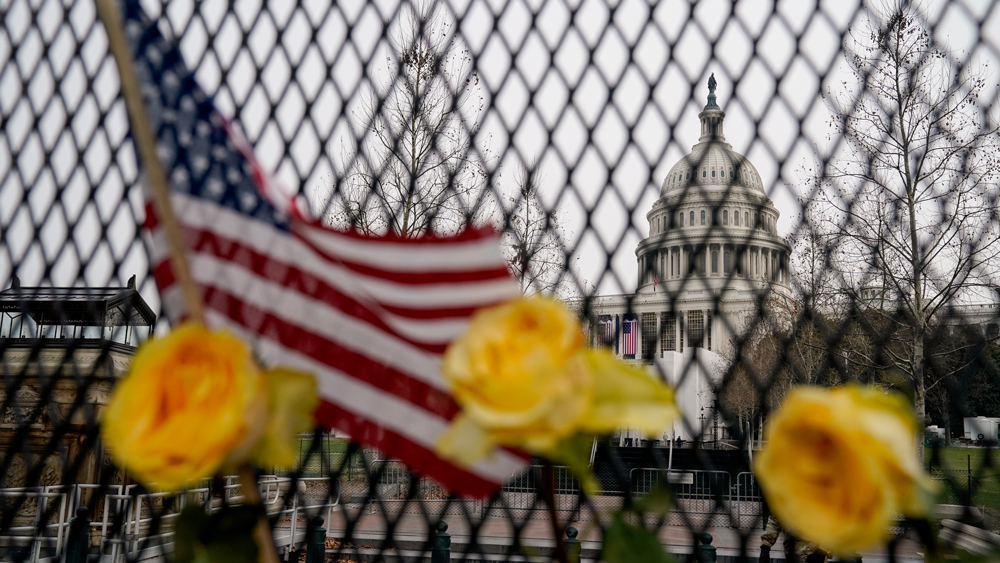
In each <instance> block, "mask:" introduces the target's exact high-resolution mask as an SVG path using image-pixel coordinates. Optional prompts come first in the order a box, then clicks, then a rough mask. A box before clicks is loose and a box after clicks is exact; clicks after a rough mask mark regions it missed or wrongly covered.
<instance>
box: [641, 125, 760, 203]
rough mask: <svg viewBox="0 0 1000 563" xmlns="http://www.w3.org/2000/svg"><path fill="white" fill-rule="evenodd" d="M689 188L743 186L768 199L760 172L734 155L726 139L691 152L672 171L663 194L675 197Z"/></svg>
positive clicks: (707, 143)
mask: <svg viewBox="0 0 1000 563" xmlns="http://www.w3.org/2000/svg"><path fill="white" fill-rule="evenodd" d="M689 185H699V186H705V187H706V188H711V187H712V186H719V187H723V188H729V187H735V186H739V187H742V188H747V189H749V190H751V191H753V192H754V193H756V194H758V195H761V196H763V195H764V188H763V184H762V183H761V181H760V174H758V173H757V169H756V168H754V166H753V164H751V163H750V161H749V160H747V158H746V157H745V156H743V155H742V154H740V153H738V152H736V151H734V150H733V147H732V145H730V144H729V143H726V142H725V138H719V139H713V140H708V141H704V142H700V143H698V144H697V145H695V146H694V147H692V149H691V152H690V153H688V154H687V156H685V157H684V158H682V159H680V160H678V161H677V164H674V166H673V168H671V169H670V172H669V173H668V174H667V177H666V178H665V179H664V180H663V187H662V188H660V193H661V194H662V195H666V196H669V195H673V194H674V193H680V192H683V191H684V190H685V189H686V188H687V187H688V186H689Z"/></svg>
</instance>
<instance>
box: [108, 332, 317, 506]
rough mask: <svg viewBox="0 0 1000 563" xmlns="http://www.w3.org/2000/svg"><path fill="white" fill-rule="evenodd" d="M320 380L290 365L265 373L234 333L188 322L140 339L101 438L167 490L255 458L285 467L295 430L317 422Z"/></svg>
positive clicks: (142, 476) (118, 457) (126, 463)
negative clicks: (163, 333)
mask: <svg viewBox="0 0 1000 563" xmlns="http://www.w3.org/2000/svg"><path fill="white" fill-rule="evenodd" d="M315 387H316V384H315V381H314V380H313V378H312V377H310V376H307V375H302V374H298V373H295V372H290V371H288V370H273V371H271V372H268V373H266V374H265V373H263V372H262V371H261V370H260V368H259V367H258V366H257V364H256V363H255V362H254V360H253V358H252V356H251V354H250V350H249V349H248V348H247V346H246V345H245V344H244V343H243V342H242V341H241V340H239V339H238V338H236V337H235V336H232V335H231V334H229V333H227V332H224V331H217V332H211V331H209V330H207V329H206V328H205V327H203V326H202V325H200V324H188V325H184V326H182V327H180V328H178V329H177V330H174V331H173V332H171V333H170V334H169V335H168V336H166V337H164V338H160V339H155V340H151V341H149V342H147V343H146V344H144V345H143V346H142V347H140V348H139V350H138V351H137V352H136V355H135V357H134V358H133V361H132V367H131V369H130V370H129V373H128V375H127V376H126V377H125V378H124V379H122V381H121V382H119V383H118V385H117V386H116V387H115V390H114V392H113V393H112V396H111V400H110V402H109V403H108V406H107V409H106V410H105V411H104V415H103V418H102V422H101V437H102V439H103V440H104V443H105V444H106V445H107V446H108V450H109V452H110V454H111V456H112V458H113V459H114V460H115V461H116V462H117V463H118V464H119V465H121V466H122V467H124V468H126V469H127V470H129V471H130V472H131V473H132V474H133V475H135V476H136V478H138V479H139V480H140V481H142V482H143V483H146V484H149V485H155V486H156V487H157V488H160V489H163V490H176V489H179V488H181V487H182V486H184V484H185V483H186V482H188V481H192V480H195V479H201V478H205V477H210V476H211V475H213V474H215V473H216V472H218V471H220V470H222V469H223V468H224V467H226V468H233V467H235V466H236V465H239V464H242V463H244V462H247V461H248V460H250V459H251V458H252V459H254V460H255V461H257V462H258V463H260V464H261V465H265V466H268V467H273V466H283V467H287V466H290V465H294V463H295V451H294V446H293V444H292V442H293V441H294V437H295V434H296V433H298V432H302V431H305V430H308V429H310V428H311V427H312V424H313V422H312V412H313V410H314V409H315V407H316V403H317V399H316V390H315Z"/></svg>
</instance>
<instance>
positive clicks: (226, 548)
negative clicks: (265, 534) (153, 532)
mask: <svg viewBox="0 0 1000 563" xmlns="http://www.w3.org/2000/svg"><path fill="white" fill-rule="evenodd" d="M257 518H258V510H257V508H256V507H254V506H230V507H226V508H224V509H222V510H220V511H218V512H215V513H213V514H206V513H205V509H204V507H202V506H201V505H198V504H196V503H193V504H189V505H188V506H186V507H185V508H184V510H182V511H181V514H180V516H178V517H177V520H176V521H175V522H174V532H175V535H174V562H175V563H255V562H256V561H257V543H256V542H255V541H254V539H253V529H254V526H256V525H257Z"/></svg>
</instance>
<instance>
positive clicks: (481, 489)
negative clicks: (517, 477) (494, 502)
mask: <svg viewBox="0 0 1000 563" xmlns="http://www.w3.org/2000/svg"><path fill="white" fill-rule="evenodd" d="M316 418H317V420H319V421H320V423H322V424H324V425H326V426H329V427H331V428H336V429H338V430H340V431H342V432H345V433H347V434H348V435H349V436H352V437H353V438H354V439H355V440H358V441H359V442H362V443H365V444H369V445H371V446H372V447H374V448H376V449H378V450H380V451H389V452H394V455H396V456H397V457H400V458H405V459H408V460H412V461H409V462H408V463H407V466H408V467H409V469H410V470H412V471H416V472H417V473H423V474H425V475H433V476H434V477H435V478H436V480H437V481H439V482H441V483H444V484H446V483H454V482H461V483H463V484H464V487H465V493H466V494H468V495H471V496H475V497H485V496H488V495H489V494H490V493H492V492H493V491H494V490H496V488H497V487H496V482H497V481H498V480H499V481H501V482H502V481H505V480H507V479H509V478H510V477H512V476H513V475H514V474H515V473H516V472H517V471H516V470H515V471H511V474H510V475H506V476H499V475H498V476H496V477H495V478H494V479H484V478H482V477H480V476H479V475H478V474H476V473H474V472H471V471H465V470H463V469H461V468H459V467H456V466H454V465H452V464H451V463H448V462H447V461H446V460H442V459H441V458H439V457H437V456H436V455H435V454H434V450H433V448H425V447H422V446H420V445H418V444H416V443H414V442H413V441H412V440H410V439H409V438H407V437H406V436H403V435H401V434H399V433H397V432H393V431H392V430H389V429H387V428H384V427H382V426H379V425H376V424H373V423H372V422H371V421H369V420H368V419H367V418H365V417H363V416H358V415H357V414H354V413H352V412H350V411H348V410H346V409H344V408H341V407H340V406H339V405H336V404H334V403H331V402H329V401H325V400H324V401H322V402H321V403H320V405H319V408H318V409H317V410H316Z"/></svg>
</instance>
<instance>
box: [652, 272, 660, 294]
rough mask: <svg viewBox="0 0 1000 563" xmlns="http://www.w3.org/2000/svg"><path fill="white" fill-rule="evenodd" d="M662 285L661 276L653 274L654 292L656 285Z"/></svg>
mask: <svg viewBox="0 0 1000 563" xmlns="http://www.w3.org/2000/svg"><path fill="white" fill-rule="evenodd" d="M658 283H660V276H658V275H657V274H653V291H656V284H658Z"/></svg>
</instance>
